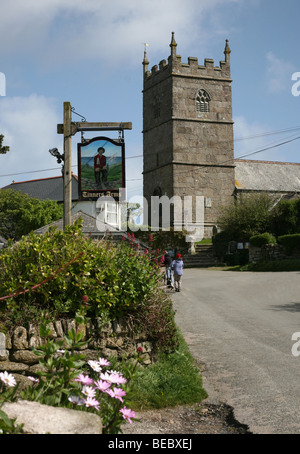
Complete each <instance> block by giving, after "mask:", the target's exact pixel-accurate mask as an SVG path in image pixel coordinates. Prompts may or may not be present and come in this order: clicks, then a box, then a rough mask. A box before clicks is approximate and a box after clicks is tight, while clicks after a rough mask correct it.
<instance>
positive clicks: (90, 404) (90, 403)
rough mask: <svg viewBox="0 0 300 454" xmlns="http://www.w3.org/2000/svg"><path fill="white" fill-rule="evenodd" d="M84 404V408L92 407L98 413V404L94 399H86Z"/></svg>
mask: <svg viewBox="0 0 300 454" xmlns="http://www.w3.org/2000/svg"><path fill="white" fill-rule="evenodd" d="M84 403H85V406H86V407H93V408H96V410H98V411H99V405H100V402H98V400H96V399H94V398H93V397H87V398H86V399H85V401H84Z"/></svg>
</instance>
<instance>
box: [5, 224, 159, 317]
mask: <svg viewBox="0 0 300 454" xmlns="http://www.w3.org/2000/svg"><path fill="white" fill-rule="evenodd" d="M158 279H159V273H158V266H157V265H156V263H155V261H154V260H153V257H152V255H151V254H144V253H143V254H140V253H139V252H138V251H137V250H135V246H134V245H133V244H128V242H126V241H122V242H119V243H117V244H115V245H112V244H110V243H109V242H107V241H92V240H91V239H90V238H87V237H84V236H83V235H82V233H81V231H80V223H77V224H76V225H74V226H72V227H68V228H67V229H66V232H61V231H59V230H51V231H49V232H47V233H45V234H43V235H40V236H39V235H34V234H30V235H29V236H28V237H26V238H22V240H21V241H20V242H18V243H17V244H15V245H14V246H13V247H11V248H8V249H6V250H5V251H4V252H3V253H2V254H1V256H0V296H2V297H4V296H8V295H9V296H11V297H10V298H6V299H4V300H3V301H2V304H1V306H0V307H1V308H2V312H3V316H4V315H5V317H6V320H8V318H10V320H11V321H12V322H13V323H16V322H17V323H21V322H23V321H24V320H25V321H26V320H30V319H38V318H39V313H40V312H41V310H43V311H45V310H47V311H49V314H50V315H51V314H52V315H53V316H55V317H57V316H64V315H66V314H67V315H68V316H74V315H75V313H76V312H77V311H78V310H79V309H80V308H81V305H84V307H85V309H86V313H87V315H88V316H89V317H99V316H101V315H103V314H108V315H109V316H110V317H118V316H121V315H123V314H127V313H128V312H134V311H136V308H137V307H138V306H140V305H141V304H144V303H145V301H147V299H148V298H150V296H151V295H152V294H153V292H155V289H156V288H157V286H158ZM83 296H87V297H88V302H87V301H82V297H83ZM0 310H1V309H0Z"/></svg>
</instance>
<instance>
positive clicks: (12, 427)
mask: <svg viewBox="0 0 300 454" xmlns="http://www.w3.org/2000/svg"><path fill="white" fill-rule="evenodd" d="M18 387H19V386H18V385H17V386H14V387H8V386H6V385H4V383H3V382H2V381H1V380H0V434H17V433H22V425H17V424H16V418H14V419H11V418H9V417H8V415H7V414H6V413H5V411H3V410H2V407H3V405H4V404H5V402H15V401H16V400H17V391H18Z"/></svg>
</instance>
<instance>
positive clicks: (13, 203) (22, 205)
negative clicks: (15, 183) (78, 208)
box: [0, 189, 63, 240]
mask: <svg viewBox="0 0 300 454" xmlns="http://www.w3.org/2000/svg"><path fill="white" fill-rule="evenodd" d="M62 216H63V207H62V206H61V205H59V204H58V203H57V202H55V201H52V200H49V199H47V200H39V199H35V198H33V197H30V196H29V195H27V194H22V192H20V191H15V190H13V189H4V190H1V191H0V234H1V235H3V236H4V238H7V239H8V238H11V239H13V240H19V239H20V238H21V237H22V235H27V234H28V233H29V232H31V231H32V230H35V229H38V228H39V227H42V226H44V225H47V224H49V223H51V222H54V221H56V220H58V219H60V218H61V217H62Z"/></svg>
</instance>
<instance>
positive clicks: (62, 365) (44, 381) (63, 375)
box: [21, 314, 86, 407]
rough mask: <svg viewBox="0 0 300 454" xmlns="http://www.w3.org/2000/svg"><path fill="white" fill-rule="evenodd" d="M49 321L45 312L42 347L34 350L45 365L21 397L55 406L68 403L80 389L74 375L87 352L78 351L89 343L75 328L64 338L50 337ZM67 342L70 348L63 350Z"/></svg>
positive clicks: (41, 326)
mask: <svg viewBox="0 0 300 454" xmlns="http://www.w3.org/2000/svg"><path fill="white" fill-rule="evenodd" d="M48 323H49V319H48V317H47V315H45V314H42V318H41V325H40V336H41V338H42V339H43V340H44V344H43V345H41V346H40V348H39V349H33V352H34V353H35V354H36V355H37V356H38V357H39V358H40V360H39V363H40V365H41V366H42V367H41V370H40V371H37V372H36V375H37V376H38V377H39V379H38V383H37V385H35V386H32V387H28V388H27V389H25V390H24V391H22V393H21V397H22V398H23V399H27V400H32V401H37V402H40V403H42V404H46V405H52V406H55V407H57V406H67V404H68V403H69V401H68V397H69V396H70V395H72V394H76V393H77V391H78V385H77V383H76V382H75V381H74V378H75V377H76V375H77V374H78V370H79V369H80V368H81V367H82V366H83V365H84V363H85V361H84V358H85V357H84V355H82V354H81V353H78V350H79V349H80V348H81V347H82V346H83V345H85V344H86V342H83V341H82V337H83V336H82V333H81V332H78V333H77V332H75V331H74V330H72V331H69V333H68V335H67V336H65V337H64V340H62V341H57V342H55V341H54V340H53V339H50V340H48V339H47V338H48V337H49V335H50V329H49V327H48ZM65 345H67V346H68V349H67V350H62V347H63V346H65ZM76 351H77V352H76Z"/></svg>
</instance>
